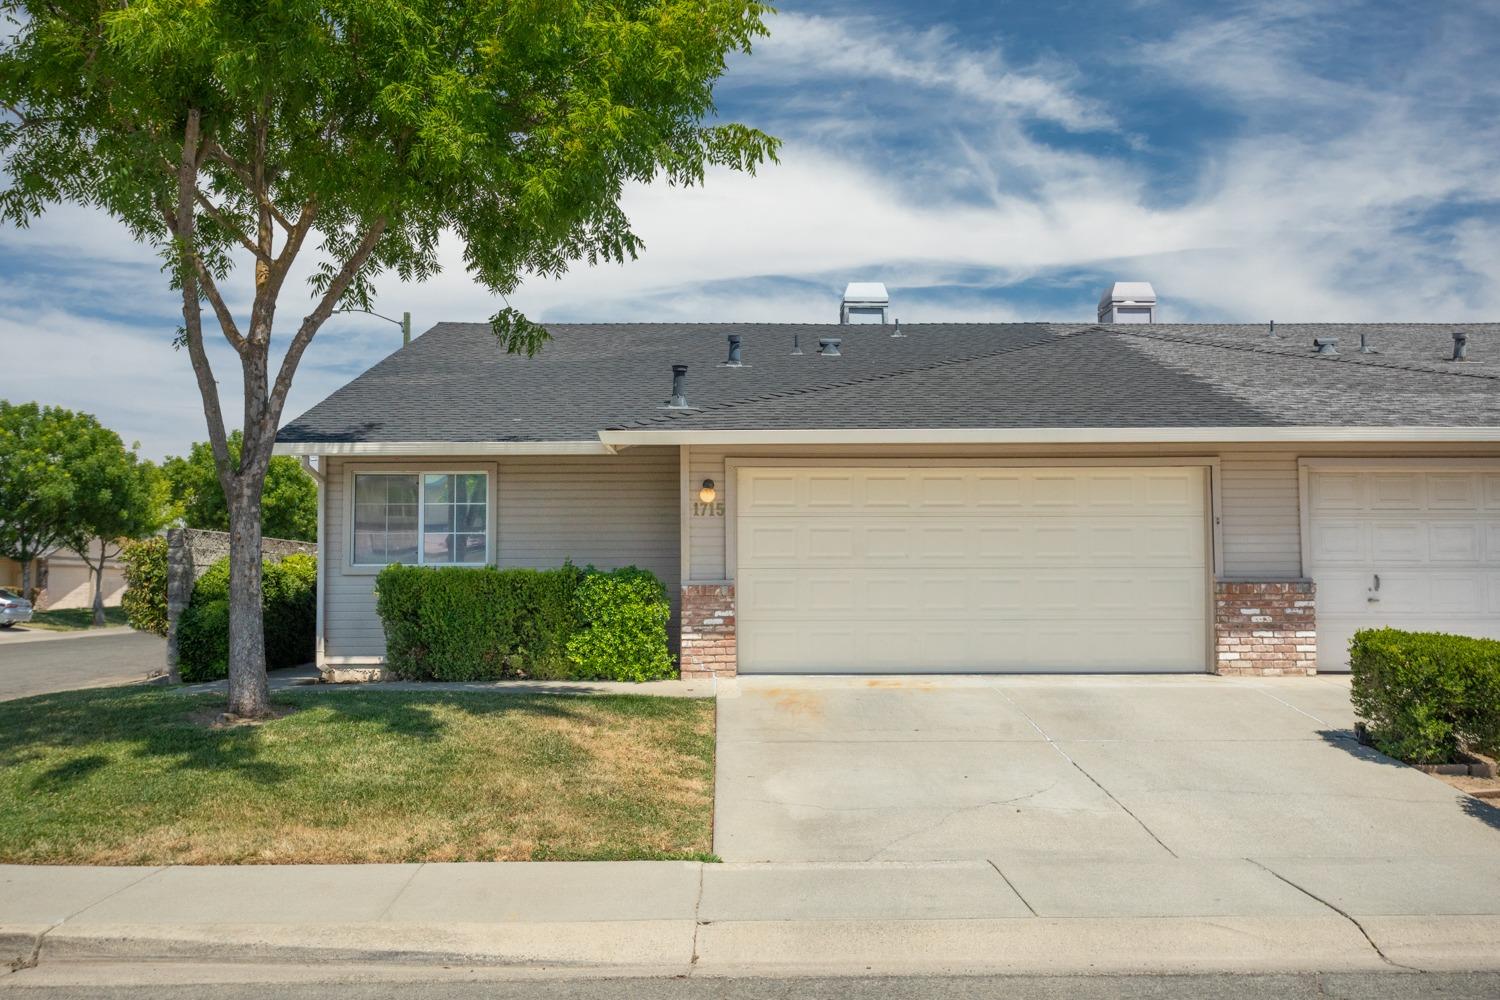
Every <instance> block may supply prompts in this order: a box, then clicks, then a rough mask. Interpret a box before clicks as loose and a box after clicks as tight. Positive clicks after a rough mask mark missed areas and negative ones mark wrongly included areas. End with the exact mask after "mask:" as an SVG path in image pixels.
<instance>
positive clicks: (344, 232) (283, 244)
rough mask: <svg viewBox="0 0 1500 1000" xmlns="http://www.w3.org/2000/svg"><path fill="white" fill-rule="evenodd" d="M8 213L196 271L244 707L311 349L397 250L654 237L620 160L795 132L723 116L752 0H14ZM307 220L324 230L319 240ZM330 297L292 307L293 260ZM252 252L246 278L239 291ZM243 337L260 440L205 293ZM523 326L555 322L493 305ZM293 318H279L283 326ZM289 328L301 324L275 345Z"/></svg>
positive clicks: (429, 265) (413, 263)
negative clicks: (447, 239)
mask: <svg viewBox="0 0 1500 1000" xmlns="http://www.w3.org/2000/svg"><path fill="white" fill-rule="evenodd" d="M0 9H3V10H4V11H5V12H7V13H8V14H9V15H10V18H11V20H12V22H13V24H14V25H15V33H14V37H13V39H12V41H10V42H9V43H8V44H7V45H6V47H5V49H4V51H3V52H0V107H3V108H5V109H8V112H9V113H8V115H6V116H4V117H3V119H0V156H3V168H4V174H5V176H6V177H7V178H8V181H9V185H10V186H9V187H8V188H7V189H6V190H4V191H3V192H0V217H4V218H5V219H8V220H9V221H11V222H14V223H16V224H18V225H25V224H27V223H28V222H29V221H30V220H31V219H33V218H35V217H36V216H37V215H38V214H40V213H41V212H43V211H44V210H45V209H46V208H47V207H48V206H50V205H52V204H55V203H58V202H75V203H80V204H84V205H89V206H97V207H100V208H102V209H104V210H106V211H108V212H109V213H110V214H112V215H113V216H115V217H116V218H118V219H121V220H123V222H124V223H125V225H126V226H128V227H129V229H130V231H131V232H132V233H133V234H134V235H135V237H136V238H137V239H139V240H141V241H143V242H145V243H148V244H150V245H151V246H153V247H155V248H157V249H158V250H159V251H160V252H161V254H162V256H163V258H164V259H165V261H166V263H167V265H168V269H169V273H170V274H171V275H172V277H173V280H174V281H175V286H174V287H177V288H180V289H181V292H182V315H183V325H182V328H181V330H180V333H179V341H180V343H181V344H182V345H183V346H185V347H186V348H187V352H188V356H189V358H190V359H191V361H192V367H193V371H194V373H195V376H196V378H197V383H198V388H199V392H200V394H201V396H202V397H203V407H204V413H205V416H206V417H207V420H208V435H209V442H210V444H211V445H212V448H213V454H214V462H215V467H216V469H217V472H218V477H219V483H220V486H221V487H222V488H223V491H224V495H225V497H226V498H227V505H228V512H229V525H230V534H231V547H230V563H231V574H230V575H231V587H230V644H229V706H228V708H229V711H230V712H231V713H234V714H238V715H242V716H260V715H264V714H265V713H266V712H267V711H268V708H269V704H268V703H269V693H268V690H267V684H266V675H265V656H264V644H263V640H262V629H261V604H260V583H261V580H260V576H261V557H260V538H261V523H260V506H261V503H262V498H263V488H264V484H265V479H266V473H267V468H268V465H269V462H270V459H271V450H272V445H273V443H274V439H275V434H276V427H277V424H278V423H279V420H280V417H281V411H282V407H283V405H284V404H285V402H286V398H287V392H288V391H289V390H290V388H291V384H292V378H293V375H294V374H295V373H296V370H297V365H298V363H299V362H300V361H301V359H302V355H303V353H304V352H305V351H306V350H307V347H308V345H309V343H311V341H312V339H313V336H314V335H315V334H316V333H317V332H318V330H319V328H320V327H321V326H322V325H323V323H324V321H325V320H326V319H327V318H328V316H329V315H330V314H331V313H332V312H333V311H334V310H335V309H337V308H341V307H359V308H367V307H368V305H369V303H370V301H371V295H372V294H373V288H372V284H371V282H372V280H373V279H374V277H375V276H377V275H378V274H379V273H380V272H381V271H383V270H394V271H395V272H396V273H397V274H398V275H400V276H401V278H402V279H406V280H410V279H422V278H426V277H428V276H429V275H431V274H433V273H434V272H435V271H436V270H437V268H438V253H437V247H438V237H439V235H440V234H442V233H444V232H451V233H453V234H455V235H456V236H457V237H458V238H459V239H460V240H461V241H462V242H463V244H464V247H465V251H464V259H465V263H466V265H467V266H468V268H469V270H470V271H471V272H472V274H473V275H474V277H475V278H476V279H477V280H479V281H480V282H482V283H483V284H484V285H485V286H486V287H488V288H490V289H492V290H493V291H495V292H497V293H502V294H503V293H506V292H509V291H511V290H513V289H514V288H515V287H516V286H517V285H518V283H519V282H520V280H521V278H522V277H523V276H525V275H526V274H528V273H530V274H540V275H548V276H555V275H557V274H559V273H561V272H562V271H564V270H565V269H566V268H567V267H568V265H569V263H570V262H572V261H576V260H580V259H586V260H587V261H588V262H589V263H590V264H593V263H597V262H599V261H616V262H624V261H625V260H627V259H629V258H633V257H634V256H635V255H636V253H637V251H638V250H639V249H640V248H641V241H640V240H639V238H638V237H637V236H636V235H635V233H634V232H633V231H632V230H631V227H630V224H629V221H628V220H627V219H626V217H625V214H624V212H623V211H622V210H621V208H620V205H619V202H620V196H621V193H622V191H623V189H624V186H625V185H626V184H627V183H630V182H635V181H649V180H652V179H655V178H658V177H662V176H664V177H665V178H666V179H668V180H669V181H670V182H672V183H674V184H694V183H698V182H700V181H702V179H703V175H704V171H705V169H706V168H707V167H708V166H709V165H721V166H726V167H729V168H733V169H741V170H753V169H754V168H755V167H756V166H757V165H758V164H760V163H762V162H763V161H764V160H765V159H766V158H767V157H769V156H773V155H774V152H775V140H773V139H771V138H770V137H768V136H766V135H763V134H762V133H760V132H757V131H755V130H753V129H749V128H746V127H744V126H741V125H737V124H706V123H705V122H706V120H707V119H709V118H710V117H711V116H712V115H713V112H714V106H713V93H712V90H713V84H714V83H715V82H716V81H717V79H718V77H719V76H720V75H721V74H722V73H723V71H724V67H725V59H726V58H727V57H728V55H729V54H731V53H733V52H737V51H740V52H747V51H749V49H750V44H751V42H752V40H753V39H754V38H756V37H757V36H759V35H762V34H764V32H765V27H764V24H763V17H764V16H765V15H766V13H768V11H769V8H768V7H767V6H766V5H765V4H763V3H761V2H759V0H324V2H314V0H283V2H278V3H274V4H268V3H262V2H259V0H137V2H134V3H128V4H126V3H103V2H100V0H48V2H46V3H43V2H41V0H0ZM309 241H311V242H312V243H314V244H315V245H317V246H318V248H319V249H318V252H316V253H314V254H311V255H307V256H310V258H311V260H307V256H305V255H304V251H305V249H306V247H307V245H308V243H309ZM305 260H307V262H308V263H311V264H312V267H311V271H312V275H313V276H312V278H311V292H312V295H311V308H310V309H309V310H308V311H307V313H306V314H305V315H304V316H303V317H302V318H301V319H300V320H296V321H294V322H293V323H292V324H290V325H289V326H288V327H286V328H285V329H282V330H279V331H278V329H277V326H276V313H277V308H278V305H279V304H280V301H281V297H282V291H283V285H284V284H285V283H286V281H287V278H288V277H289V276H290V275H291V274H292V272H293V269H294V266H296V265H298V264H299V262H303V261H305ZM236 262H239V263H241V264H244V263H246V262H248V263H250V264H251V265H252V268H251V273H252V275H253V282H252V284H251V286H250V288H249V290H248V294H245V295H243V296H241V298H240V301H245V302H248V303H249V308H248V312H247V313H246V312H244V311H242V312H241V313H240V314H239V315H237V314H236V312H235V310H234V309H233V308H231V303H232V302H235V301H236V299H235V297H234V296H230V295H226V294H224V288H225V287H227V286H226V284H225V283H226V282H227V281H228V280H229V279H230V278H231V275H232V274H233V273H234V265H235V264H236ZM205 302H206V303H207V304H208V307H209V310H210V312H211V314H212V317H213V320H214V321H215V322H216V323H217V325H218V328H219V332H220V333H221V334H222V335H223V337H224V339H225V341H226V342H227V343H228V345H229V347H230V349H231V350H232V351H233V352H234V355H235V357H236V359H237V360H238V362H239V368H240V375H241V384H242V386H243V399H242V404H243V411H242V412H243V421H242V426H243V429H244V445H243V449H242V451H241V453H240V457H239V459H238V460H236V459H235V458H234V456H233V454H232V453H231V451H230V447H229V440H228V432H227V430H226V428H225V424H224V418H223V412H222V408H221V405H220V398H219V387H218V383H217V381H216V380H215V377H214V372H213V369H212V367H211V366H210V364H209V357H208V352H207V346H206V342H205V334H204V328H203V319H202V310H203V305H204V303H205ZM493 325H494V327H495V332H496V334H497V336H498V337H499V339H500V342H501V343H502V345H503V346H504V347H505V348H506V349H507V350H511V351H525V352H527V353H534V352H535V351H536V350H537V349H539V347H540V346H541V344H542V341H543V340H544V339H545V332H544V331H543V330H542V329H541V327H539V326H538V325H536V324H534V323H532V322H530V321H529V320H527V319H526V318H525V317H523V316H521V315H520V314H519V313H516V312H515V311H513V310H511V309H509V307H507V308H506V309H504V310H502V311H501V312H499V313H497V314H496V315H495V317H494V318H493ZM273 331H276V334H275V335H273ZM273 341H275V342H276V343H277V346H278V347H279V348H282V349H283V350H282V353H281V360H280V363H279V366H278V367H276V368H275V369H274V370H273V368H272V363H271V361H272V346H273Z"/></svg>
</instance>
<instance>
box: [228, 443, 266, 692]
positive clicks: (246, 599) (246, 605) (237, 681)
mask: <svg viewBox="0 0 1500 1000" xmlns="http://www.w3.org/2000/svg"><path fill="white" fill-rule="evenodd" d="M263 483H264V478H263V476H262V477H255V476H254V475H253V473H252V472H251V470H250V469H245V470H244V471H242V472H241V473H240V474H239V475H238V476H235V477H234V486H235V489H234V491H233V492H231V493H230V494H229V495H228V496H227V497H226V498H225V499H226V501H227V503H228V506H229V706H228V711H229V714H230V715H237V716H239V717H241V718H245V719H259V718H264V717H265V716H266V715H269V714H270V711H271V690H270V685H269V683H268V682H267V680H266V636H265V624H264V619H263V615H262V614H261V561H260V560H261V554H260V494H261V488H262V486H263Z"/></svg>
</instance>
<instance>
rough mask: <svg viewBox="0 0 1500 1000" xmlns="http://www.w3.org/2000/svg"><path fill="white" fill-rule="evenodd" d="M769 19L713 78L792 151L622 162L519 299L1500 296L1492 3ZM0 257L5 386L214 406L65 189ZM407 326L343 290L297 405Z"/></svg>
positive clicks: (121, 249)
mask: <svg viewBox="0 0 1500 1000" xmlns="http://www.w3.org/2000/svg"><path fill="white" fill-rule="evenodd" d="M771 27H772V36H771V37H770V38H769V39H767V40H765V41H764V42H762V43H761V44H760V45H759V46H757V49H756V52H755V53H754V54H753V55H752V56H750V57H748V58H741V59H736V60H735V62H734V64H733V65H732V67H731V69H730V72H729V74H728V75H727V77H726V78H725V79H724V81H723V82H722V84H721V87H720V89H719V92H718V93H719V98H720V108H721V112H722V114H723V116H724V117H725V118H729V119H737V120H740V121H745V122H748V123H750V124H753V125H756V126H759V127H761V128H764V129H766V130H767V131H770V132H772V133H774V134H776V135H778V136H780V137H781V138H782V139H783V140H785V147H784V149H783V154H782V158H781V160H782V162H781V164H780V165H779V166H776V167H772V168H769V169H767V170H765V171H763V172H762V173H761V174H760V176H758V177H756V178H753V179H752V178H746V177H742V176H737V175H728V174H715V175H711V176H710V177H709V179H708V183H707V184H706V185H705V186H704V187H702V188H699V189H694V190H688V191H683V190H680V189H671V188H667V187H664V186H650V187H643V188H640V189H633V190H631V191H630V192H629V193H628V195H627V198H626V207H627V209H628V211H629V212H630V214H631V216H632V218H633V219H634V221H635V223H636V225H637V227H638V230H639V232H640V233H641V235H642V236H643V237H644V238H645V240H646V245H647V246H646V252H645V254H644V256H643V257H642V259H641V260H640V261H638V262H636V263H634V264H631V265H629V266H626V267H614V266H609V267H602V268H594V269H590V268H587V267H580V268H579V269H577V270H575V271H573V272H571V273H570V274H568V275H567V276H565V277H564V278H563V279H561V280H557V281H545V282H543V281H533V282H530V283H528V284H527V285H526V286H525V287H524V288H523V289H522V290H521V292H520V293H518V294H517V295H515V296H512V303H513V304H514V305H516V306H518V307H520V308H523V309H525V310H526V311H527V312H528V313H529V314H530V315H532V316H533V317H534V318H538V319H543V320H683V321H687V320H804V321H823V320H830V319H833V318H835V316H836V309H837V300H838V293H839V291H840V290H841V289H842V287H843V285H844V283H845V282H847V281H850V280H877V281H884V282H885V283H886V284H887V285H888V286H889V287H890V289H891V292H892V296H893V300H894V303H893V304H894V307H895V313H896V315H897V316H899V317H900V318H901V319H902V320H904V321H907V322H919V321H922V320H975V321H981V320H993V321H1003V320H1018V319H1057V320H1085V319H1090V318H1092V310H1093V305H1094V302H1095V301H1096V300H1097V298H1098V293H1099V291H1100V289H1101V288H1102V287H1103V286H1104V285H1105V284H1106V283H1107V282H1109V281H1112V280H1115V279H1122V280H1148V281H1151V282H1153V283H1154V284H1155V286H1156V289H1157V293H1158V295H1159V297H1160V298H1161V301H1162V303H1163V305H1162V309H1161V314H1162V315H1161V318H1162V319H1164V320H1169V321H1170V320H1180V321H1187V320H1226V321H1247V322H1263V321H1265V320H1267V319H1277V320H1281V321H1284V322H1290V321H1338V320H1380V319H1405V320H1431V321H1455V322H1457V321H1463V320H1476V319H1487V320H1495V319H1497V318H1500V241H1497V240H1496V238H1495V232H1496V226H1497V223H1500V170H1497V163H1496V161H1497V158H1500V77H1497V75H1496V74H1495V73H1494V67H1495V66H1496V65H1497V64H1500V4H1489V3H1479V2H1474V3H1465V2H1431V3H1410V2H1352V0H1351V2H1342V0H1257V2H1250V3H1230V2H1221V3H1210V2H1186V0H1100V2H1096V0H1054V2H1050V3H1045V2H1021V0H991V2H980V3H976V2H963V0H923V2H921V3H914V2H895V0H865V2H859V3H853V2H842V0H824V2H803V3H787V4H784V5H783V6H782V9H781V13H780V14H778V15H777V16H776V17H775V18H774V19H773V21H772V22H771ZM444 256H445V259H446V260H447V261H449V262H450V263H449V266H448V267H447V269H446V270H445V273H444V274H443V275H442V276H440V277H439V278H437V279H436V280H433V281H430V282H428V283H426V284H424V285H421V286H403V285H401V284H400V283H399V282H397V281H396V280H395V279H394V278H391V279H388V280H386V281H383V282H380V283H378V285H377V287H378V288H379V290H380V301H379V303H378V308H380V309H381V310H382V311H385V312H387V313H391V314H399V313H400V312H401V311H402V310H403V309H410V310H411V311H412V313H413V314H414V317H415V324H416V326H417V328H418V329H419V330H420V329H425V328H426V327H427V326H429V325H431V324H432V323H434V322H437V321H439V320H482V319H484V318H486V317H487V316H489V315H490V314H491V313H492V312H494V310H495V307H496V303H495V302H493V301H492V300H491V299H490V297H489V296H487V295H485V294H484V293H483V292H482V290H480V289H478V288H477V287H476V286H475V285H474V284H473V283H472V282H471V281H469V280H468V278H467V276H466V275H465V274H464V271H463V268H462V264H461V255H460V251H459V249H458V248H457V247H456V246H445V248H444ZM0 266H3V268H4V271H3V273H4V276H5V280H4V281H3V282H0V396H3V397H5V398H9V399H13V400H15V399H38V400H42V401H44V402H50V403H59V404H62V405H67V406H70V407H73V408H78V409H83V410H87V411H89V412H93V413H96V414H97V415H98V416H99V417H100V418H101V419H102V420H104V421H105V422H106V423H107V424H109V425H110V426H112V427H114V428H116V429H117V430H119V431H120V433H121V435H122V436H123V437H125V438H126V440H127V441H140V442H141V445H142V453H143V454H145V455H148V456H151V457H160V456H161V455H163V454H169V453H180V452H181V451H183V450H184V449H185V448H186V447H187V445H188V444H189V443H190V442H191V441H193V440H199V439H202V438H203V437H204V436H205V434H204V430H203V422H202V421H203V418H202V412H201V408H200V406H199V403H198V399H197V393H196V390H195V388H194V385H193V380H192V377H191V372H190V370H189V368H188V363H187V359H186V357H185V356H184V355H183V354H180V353H177V352H174V351H173V350H172V348H171V346H170V342H171V340H172V337H173V334H174V331H175V328H176V326H177V324H178V322H179V319H178V317H177V314H176V312H175V310H174V301H173V297H172V295H171V294H170V293H169V292H168V291H167V290H166V285H165V281H164V280H163V278H162V275H161V274H160V273H159V268H158V263H157V261H156V260H155V259H154V258H153V257H152V256H151V255H150V254H149V253H146V252H143V251H141V250H140V249H139V248H137V247H135V246H134V245H133V244H132V243H131V242H130V240H129V238H128V236H127V235H126V234H125V233H124V232H123V231H122V230H121V229H120V228H119V227H117V226H115V225H114V224H113V223H111V222H110V221H109V220H107V219H103V218H101V217H98V216H95V215H92V214H90V213H87V212H83V211H80V210H77V209H67V208H65V209H61V210H58V211H57V212H55V213H54V214H52V215H50V216H49V217H47V218H46V219H44V220H42V221H41V222H39V223H38V224H37V225H36V226H34V227H33V228H32V229H30V230H27V231H23V232H16V231H9V230H4V231H0ZM302 310H303V304H302V302H301V301H300V300H299V299H297V298H294V297H292V293H289V294H288V295H286V296H284V297H283V303H282V316H283V317H284V318H285V320H286V321H287V323H288V324H290V323H291V322H292V321H293V320H294V319H295V318H296V317H299V316H300V315H301V312H302ZM398 343H399V334H398V332H397V331H396V330H395V328H394V327H389V326H386V325H385V324H382V323H380V322H379V321H376V320H370V319H368V318H364V317H339V318H336V319H335V320H334V321H333V322H332V323H331V324H330V325H329V327H328V328H327V329H326V330H325V332H324V333H323V334H321V335H320V336H319V338H318V340H316V341H315V342H314V344H313V347H312V349H311V350H310V351H309V353H308V355H307V357H306V359H305V360H304V363H303V365H302V370H301V372H300V373H299V375H298V382H297V388H296V389H295V390H294V393H293V399H292V402H291V404H290V405H289V407H288V412H287V416H288V417H291V416H295V415H296V413H298V412H300V411H301V410H302V409H305V408H306V407H307V406H309V405H311V404H312V403H314V402H316V401H317V400H318V399H319V398H321V397H322V396H324V395H326V394H327V393H328V392H330V391H332V390H333V389H334V388H337V386H338V385H340V384H342V383H343V382H344V381H347V380H348V379H349V378H350V377H352V376H353V375H355V374H357V373H358V372H360V371H362V370H363V369H364V368H366V367H368V366H369V365H370V364H371V363H373V362H374V361H376V360H378V359H379V358H381V357H383V356H384V355H385V354H387V353H389V352H390V351H391V350H393V349H394V348H395V346H397V344H398ZM216 360H217V362H218V366H219V369H220V380H221V386H222V391H223V392H224V394H225V396H226V409H227V410H231V411H232V410H233V409H235V405H234V404H232V402H231V401H233V400H235V399H236V398H237V391H238V386H237V385H236V384H235V382H234V376H235V372H234V370H233V368H232V367H230V366H229V365H228V361H229V358H228V357H227V356H226V355H225V353H224V352H219V354H218V355H217V358H216Z"/></svg>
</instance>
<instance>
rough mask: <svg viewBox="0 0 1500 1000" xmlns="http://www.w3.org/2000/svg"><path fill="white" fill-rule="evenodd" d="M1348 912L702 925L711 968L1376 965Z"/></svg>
mask: <svg viewBox="0 0 1500 1000" xmlns="http://www.w3.org/2000/svg"><path fill="white" fill-rule="evenodd" d="M1389 968H1390V966H1389V965H1388V964H1387V963H1386V962H1384V961H1383V960H1382V959H1381V958H1380V956H1379V955H1378V954H1377V953H1376V952H1375V950H1374V949H1373V948H1371V947H1370V944H1369V942H1368V941H1366V940H1365V937H1364V935H1363V934H1361V933H1360V931H1359V929H1358V928H1357V927H1355V926H1354V925H1353V924H1351V923H1350V922H1349V921H1348V920H1345V919H1344V918H1342V917H1338V916H1334V915H1332V914H1330V915H1329V916H1326V917H1322V916H1319V917H1285V916H1278V917H1131V918H1107V919H1106V918H1092V917H1074V918H1051V917H1043V918H1036V917H1032V918H1002V919H984V920H876V921H763V922H756V923H752V922H744V921H728V922H724V923H715V924H710V925H704V926H703V927H700V928H699V932H698V963H697V965H696V971H697V973H698V974H701V975H725V976H727V975H737V974H743V973H746V972H750V971H753V972H754V973H755V974H757V975H777V974H782V975H838V974H850V973H859V974H871V975H880V974H898V973H900V974H910V973H914V972H915V973H922V974H944V973H946V974H967V973H1004V974H1059V975H1061V974H1090V973H1113V974H1131V973H1158V974H1159V973H1189V972H1225V973H1237V972H1289V973H1290V972H1332V971H1370V970H1384V969H1389Z"/></svg>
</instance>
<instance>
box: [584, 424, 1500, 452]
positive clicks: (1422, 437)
mask: <svg viewBox="0 0 1500 1000" xmlns="http://www.w3.org/2000/svg"><path fill="white" fill-rule="evenodd" d="M599 440H600V441H601V442H603V443H604V444H605V445H608V446H611V447H615V448H625V447H630V446H634V445H653V444H655V445H662V444H698V445H718V444H724V445H750V444H787V445H791V444H1115V443H1120V444H1177V443H1183V444H1196V443H1205V442H1214V443H1219V442H1223V443H1233V442H1254V443H1275V442H1291V441H1297V442H1303V441H1305V442H1313V441H1319V442H1327V441H1335V442H1343V441H1380V442H1400V441H1460V442H1463V441H1468V442H1476V441H1477V442H1500V427H1020V428H991V427H979V428H948V429H944V428H933V429H924V428H917V427H901V428H886V429H863V428H854V429H844V430H761V431H744V430H688V429H663V430H611V431H600V432H599Z"/></svg>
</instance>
